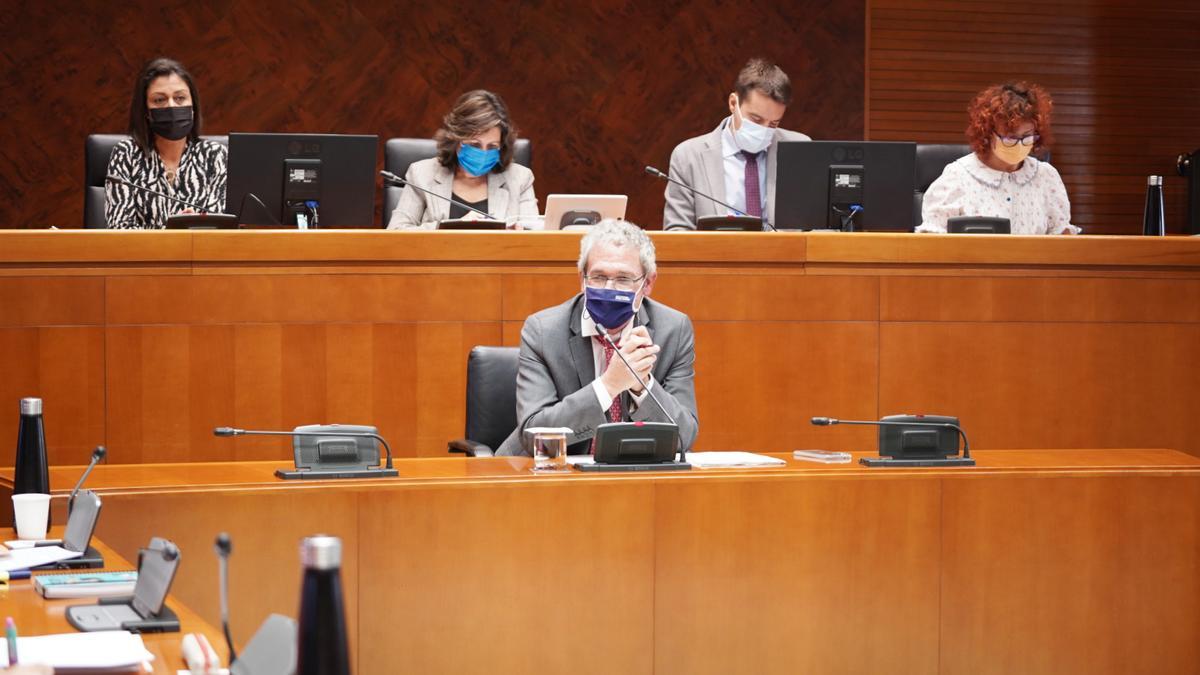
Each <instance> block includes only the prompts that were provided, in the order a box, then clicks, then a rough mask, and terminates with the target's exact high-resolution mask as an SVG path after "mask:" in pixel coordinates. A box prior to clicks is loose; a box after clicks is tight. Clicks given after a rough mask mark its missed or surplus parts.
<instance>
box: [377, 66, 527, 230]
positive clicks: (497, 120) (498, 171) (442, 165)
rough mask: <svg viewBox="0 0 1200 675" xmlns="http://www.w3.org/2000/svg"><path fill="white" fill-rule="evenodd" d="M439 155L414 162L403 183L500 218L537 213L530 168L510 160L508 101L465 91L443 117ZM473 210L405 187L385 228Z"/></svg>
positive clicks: (429, 224)
mask: <svg viewBox="0 0 1200 675" xmlns="http://www.w3.org/2000/svg"><path fill="white" fill-rule="evenodd" d="M434 139H435V140H436V141H437V156H436V157H431V158H429V159H423V160H421V161H419V162H413V163H412V164H411V165H410V166H409V167H408V171H407V172H406V173H405V175H404V179H405V181H407V182H410V183H412V184H413V185H416V186H417V187H422V188H425V189H426V190H429V191H431V192H433V193H435V194H438V195H441V196H442V197H453V198H454V199H455V200H456V201H460V202H463V203H465V204H470V205H471V206H473V207H475V208H477V209H479V210H480V211H484V212H486V213H490V214H492V215H493V216H495V217H496V218H498V219H501V220H503V219H506V218H515V217H517V216H524V215H537V213H538V204H537V196H536V195H535V194H534V192H533V172H532V171H530V170H529V169H527V168H525V167H523V166H521V165H520V164H517V163H515V162H513V161H512V158H513V146H514V145H515V144H516V142H517V130H516V128H515V127H514V126H513V124H512V120H510V119H509V117H508V106H506V105H505V104H504V100H503V99H501V98H500V97H499V96H498V95H496V94H493V93H492V92H490V91H485V90H483V89H476V90H475V91H468V92H467V93H465V94H463V95H462V96H460V97H459V98H458V101H456V102H455V104H454V108H453V109H451V110H450V112H449V113H447V114H446V116H445V117H444V118H442V128H441V129H439V130H438V132H437V134H436V135H435V136H434ZM477 216H478V214H476V213H475V212H473V211H467V210H466V209H464V208H462V207H461V206H457V205H454V204H451V203H450V202H449V201H447V200H446V199H439V198H437V197H433V196H430V195H427V194H425V193H424V192H421V191H420V190H414V189H413V188H411V187H408V186H405V188H404V192H402V193H401V194H400V202H399V203H398V204H396V210H395V211H393V212H392V217H391V220H389V221H388V229H391V230H398V229H410V228H425V229H434V228H436V227H437V223H438V221H441V220H447V219H455V218H468V219H473V218H475V217H477Z"/></svg>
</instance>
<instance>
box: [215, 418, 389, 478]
mask: <svg viewBox="0 0 1200 675" xmlns="http://www.w3.org/2000/svg"><path fill="white" fill-rule="evenodd" d="M213 435H214V436H291V437H293V438H294V437H296V436H333V437H336V438H348V437H349V438H373V439H375V440H377V441H379V442H380V444H382V445H383V449H384V451H385V452H386V453H387V463H386V464H385V465H384V466H383V467H382V468H380V467H352V468H346V467H341V468H312V469H307V468H306V469H297V470H296V471H284V470H283V469H277V470H276V471H275V475H276V476H279V477H280V478H392V477H395V476H397V475H399V472H398V471H396V469H395V468H394V467H393V466H392V448H391V446H389V445H388V442H387V441H386V440H385V439H384V438H383V436H380V435H379V434H375V433H370V432H366V431H262V430H254V429H234V428H233V427H217V428H215V429H213ZM376 457H377V458H378V456H376Z"/></svg>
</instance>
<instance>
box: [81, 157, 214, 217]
mask: <svg viewBox="0 0 1200 675" xmlns="http://www.w3.org/2000/svg"><path fill="white" fill-rule="evenodd" d="M228 158H229V150H228V148H226V147H225V146H224V145H221V144H220V143H218V142H216V141H210V140H205V139H201V140H198V141H192V140H189V141H188V144H187V147H185V148H184V150H183V156H182V157H180V158H179V171H178V174H177V175H176V176H175V181H174V182H168V181H167V171H166V167H164V166H163V163H162V159H161V158H159V156H158V153H157V152H151V153H150V155H149V156H147V155H146V153H144V152H142V149H141V148H140V147H138V145H137V144H136V143H134V142H133V140H132V139H127V140H124V141H121V142H120V143H118V144H117V146H116V147H115V148H113V151H112V156H111V157H110V158H109V160H108V173H109V174H110V175H113V176H116V177H117V178H121V179H124V180H127V181H129V182H130V183H134V184H135V185H142V186H144V187H147V188H149V189H151V190H155V191H157V192H162V193H165V194H168V195H171V196H173V197H177V198H179V199H182V200H184V201H186V202H191V203H193V204H197V205H199V206H203V207H204V211H205V212H209V213H219V212H221V211H224V210H225V178H226V166H227V164H228ZM104 195H105V203H104V216H105V219H106V220H107V221H108V226H109V227H110V228H115V229H153V228H162V227H165V226H166V222H167V216H170V215H173V214H176V213H179V212H181V211H187V210H189V207H187V206H184V205H183V204H180V203H177V202H173V201H171V200H169V199H166V198H165V197H159V196H157V195H152V194H149V193H146V192H142V191H141V190H135V189H133V188H131V187H129V186H128V185H121V184H120V183H116V182H114V181H108V182H107V184H106V185H105V187H104ZM192 210H195V209H192Z"/></svg>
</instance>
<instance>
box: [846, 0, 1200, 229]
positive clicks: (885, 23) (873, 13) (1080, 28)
mask: <svg viewBox="0 0 1200 675" xmlns="http://www.w3.org/2000/svg"><path fill="white" fill-rule="evenodd" d="M868 16H869V18H868V28H867V33H868V37H867V42H868V48H867V124H866V132H867V137H868V138H870V139H873V140H913V141H918V142H925V143H952V142H956V143H961V142H965V141H964V135H963V130H964V129H965V128H966V112H965V111H966V106H967V103H968V101H969V100H970V98H971V97H972V96H973V95H974V94H975V93H976V92H978V91H980V90H981V89H983V88H984V87H986V86H988V85H990V84H995V83H998V82H1004V81H1006V80H1010V79H1026V80H1030V81H1033V82H1037V83H1039V84H1041V85H1043V86H1044V87H1046V88H1047V89H1048V90H1049V91H1050V93H1051V94H1052V95H1053V97H1054V100H1055V104H1056V105H1055V115H1054V122H1053V124H1054V131H1055V135H1056V136H1057V143H1056V145H1055V146H1054V147H1053V148H1052V149H1051V150H1052V153H1053V155H1052V160H1053V163H1054V165H1055V166H1056V167H1057V168H1058V169H1059V171H1060V172H1061V173H1062V175H1063V180H1064V181H1065V183H1066V186H1067V193H1068V195H1069V197H1070V199H1071V206H1072V219H1073V221H1074V222H1075V224H1077V225H1080V226H1082V227H1083V228H1084V231H1085V232H1089V233H1093V234H1100V233H1123V234H1136V233H1140V231H1141V229H1140V228H1141V220H1142V210H1143V208H1144V201H1145V193H1146V176H1147V175H1151V174H1158V175H1162V176H1164V179H1165V181H1166V182H1165V191H1166V201H1167V229H1168V230H1169V231H1173V232H1179V231H1180V230H1181V229H1182V228H1183V219H1184V198H1185V195H1186V185H1185V183H1184V180H1183V178H1181V177H1179V176H1178V175H1177V174H1176V171H1175V160H1176V157H1177V156H1178V155H1179V154H1181V153H1184V152H1191V151H1192V150H1195V149H1196V148H1197V147H1200V110H1198V109H1197V102H1198V101H1200V39H1198V38H1197V36H1200V5H1197V4H1196V3H1195V2H1193V1H1191V0H1148V1H1144V2H1136V3H1134V2H1125V1H1124V0H1099V1H1095V0H1058V1H1052V2H1043V1H1040V0H1038V1H1033V0H1024V1H1018V2H1008V3H995V2H988V1H987V0H916V1H913V0H871V2H870V6H869V8H868Z"/></svg>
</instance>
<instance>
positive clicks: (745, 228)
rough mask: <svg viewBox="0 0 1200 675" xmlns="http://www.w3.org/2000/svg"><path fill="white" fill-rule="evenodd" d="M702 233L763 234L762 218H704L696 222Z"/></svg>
mask: <svg viewBox="0 0 1200 675" xmlns="http://www.w3.org/2000/svg"><path fill="white" fill-rule="evenodd" d="M696 229H697V230H700V231H701V232H762V231H763V221H762V218H755V217H754V216H704V217H703V218H698V219H697V220H696Z"/></svg>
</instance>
